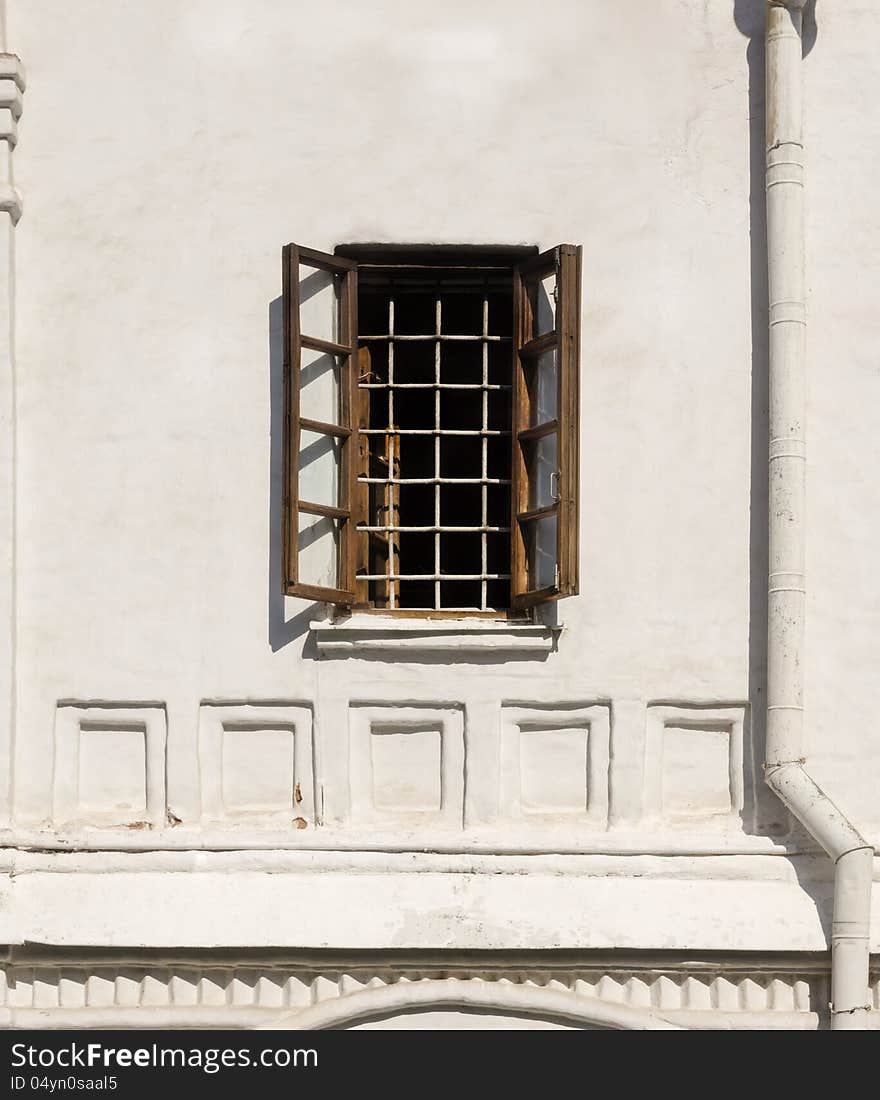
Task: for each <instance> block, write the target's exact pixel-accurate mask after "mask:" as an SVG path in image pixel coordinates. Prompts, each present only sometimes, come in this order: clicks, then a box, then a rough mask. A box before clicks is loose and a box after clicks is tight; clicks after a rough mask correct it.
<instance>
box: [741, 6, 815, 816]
mask: <svg viewBox="0 0 880 1100" xmlns="http://www.w3.org/2000/svg"><path fill="white" fill-rule="evenodd" d="M766 8H767V0H734V9H733V18H734V22H735V23H736V27H737V29H738V30H739V32H740V33H741V34H743V35H744V36H745V37H746V38H747V39H748V45H747V47H746V63H747V65H748V70H749V87H748V109H749V236H750V279H751V344H752V363H751V368H752V369H751V380H752V385H751V423H752V433H751V450H750V461H751V470H750V485H749V701H750V704H751V705H750V712H751V721H750V742H751V744H750V745H749V746H746V747H745V748H746V751H747V752H750V754H751V764H752V768H753V774H754V776H755V782H754V784H752V792H751V793H750V794H749V793H747V796H746V797H747V800H751V801H752V805H751V806H750V805H748V801H747V804H746V806H745V807H744V820H745V822H746V823H749V822H751V823H753V824H752V828H753V829H754V831H755V832H757V833H760V834H769V835H770V836H775V837H779V836H780V835H785V834H788V833H789V832H790V830H791V827H792V822H791V820H790V818H789V816H788V814H787V813H786V811H785V810H784V809H783V807H782V804H781V803H780V802H779V800H778V799H777V798H775V797H774V796H773V795H772V794H771V793H770V792H769V791H768V790H767V788H766V787H765V786H764V784H763V783H762V781H761V780H762V776H763V768H762V765H763V761H764V746H765V735H766V712H765V708H766V698H767V694H766V692H767V570H768V567H769V554H768V530H767V509H768V490H767V455H768V451H769V432H770V425H769V414H768V407H769V388H768V385H769V369H770V363H769V355H770V351H769V339H768V289H767V209H766V204H765V192H764V164H765V138H764V22H765V12H766ZM815 8H816V4H815V0H808V3H807V5H806V7H805V9H804V16H803V27H804V31H803V43H804V56H806V55H807V54H808V53H809V52H810V50H811V49H812V48H813V45H814V44H815V41H816V35H817V27H816V14H815ZM747 786H748V785H747Z"/></svg>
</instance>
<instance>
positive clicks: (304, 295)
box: [299, 264, 339, 343]
mask: <svg viewBox="0 0 880 1100" xmlns="http://www.w3.org/2000/svg"><path fill="white" fill-rule="evenodd" d="M337 280H338V276H336V275H334V274H333V272H331V271H323V270H322V269H321V268H319V267H309V266H308V264H300V265H299V326H300V334H301V335H302V336H314V337H316V338H317V339H318V340H330V341H332V342H333V343H338V342H339V301H338V286H337Z"/></svg>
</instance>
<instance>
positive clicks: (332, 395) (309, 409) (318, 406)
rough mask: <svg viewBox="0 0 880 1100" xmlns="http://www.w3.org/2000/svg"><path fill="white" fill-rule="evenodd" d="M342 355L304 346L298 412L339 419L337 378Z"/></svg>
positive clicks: (333, 420)
mask: <svg viewBox="0 0 880 1100" xmlns="http://www.w3.org/2000/svg"><path fill="white" fill-rule="evenodd" d="M341 367H342V359H341V357H340V356H338V355H328V354H327V353H326V352H323V351H313V350H311V349H309V348H303V349H302V354H301V359H300V372H299V413H300V416H304V417H305V418H306V419H307V420H322V421H323V422H324V423H325V424H338V423H339V379H340V376H341V375H340V372H341Z"/></svg>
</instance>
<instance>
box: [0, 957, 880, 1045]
mask: <svg viewBox="0 0 880 1100" xmlns="http://www.w3.org/2000/svg"><path fill="white" fill-rule="evenodd" d="M878 977H880V976H878V975H877V974H875V975H874V976H873V981H872V996H873V999H874V1004H875V1005H876V1004H877V1003H878V997H880V981H878ZM827 1000H828V981H827V975H826V974H825V973H824V972H823V971H822V969H821V968H820V967H819V966H818V965H817V964H815V963H813V962H812V961H811V960H809V959H806V958H804V957H801V958H797V957H791V958H786V957H783V956H775V957H774V956H771V955H767V956H766V957H762V958H757V957H750V958H749V959H743V960H740V961H738V962H735V963H734V962H731V961H723V960H721V959H712V958H709V957H707V958H705V959H697V958H691V959H689V960H688V961H686V962H685V961H683V960H682V961H678V962H676V961H672V960H667V962H665V963H663V962H661V961H660V960H659V959H656V960H650V959H644V960H638V959H636V958H635V957H633V958H631V959H628V960H621V964H620V965H610V966H609V965H607V964H604V965H601V964H600V965H590V963H589V962H587V963H586V964H585V965H583V966H574V967H572V966H560V967H554V966H552V965H551V966H550V967H549V968H546V967H541V968H538V967H535V966H529V967H525V968H520V967H517V966H508V965H500V966H498V965H496V966H493V965H492V963H491V961H490V960H488V959H487V960H484V964H483V965H480V964H478V965H476V966H468V965H454V964H453V965H452V966H451V968H450V964H446V965H445V966H444V965H441V964H438V963H437V962H436V961H431V962H429V961H427V960H426V962H425V965H423V966H418V965H412V964H406V963H401V964H400V965H397V966H395V965H394V963H393V960H392V958H391V957H389V958H388V959H387V960H386V961H385V962H380V963H378V964H376V963H373V964H372V965H369V964H366V963H365V962H364V960H363V959H358V958H357V957H354V956H353V957H352V958H351V959H350V960H349V961H348V962H347V963H344V964H341V963H340V962H339V960H337V962H336V963H332V962H331V963H330V964H329V965H325V966H323V967H321V966H320V965H318V964H317V961H316V960H314V959H313V960H312V961H311V965H309V964H307V963H306V964H304V963H303V962H302V961H300V962H293V961H292V962H290V963H287V964H285V963H284V962H283V961H282V960H277V961H275V962H272V963H267V962H261V961H256V960H254V961H251V962H248V960H247V957H246V956H242V958H241V959H239V960H235V959H231V958H227V959H225V960H223V961H221V960H219V959H214V960H211V959H205V960H204V962H201V963H200V962H199V961H196V960H194V959H189V958H181V959H179V960H178V961H177V962H175V961H173V960H166V961H161V962H158V963H157V962H154V961H147V962H139V961H138V960H137V955H136V952H132V953H129V957H127V958H125V959H120V961H119V962H118V963H110V962H109V961H106V960H105V961H100V960H94V961H90V960H88V959H86V958H83V957H80V958H77V957H76V956H75V955H74V954H73V953H70V954H69V955H68V956H67V957H66V958H61V957H57V958H52V959H47V960H46V961H39V960H36V959H31V960H27V961H22V962H11V963H9V964H8V965H7V968H6V970H5V973H4V972H2V971H0V1024H2V1025H3V1026H7V1027H14V1028H20V1027H25V1028H27V1027H74V1028H76V1027H83V1028H89V1027H106V1026H112V1027H123V1028H124V1027H206V1026H215V1027H216V1026H227V1027H239V1028H248V1027H258V1028H269V1029H294V1030H318V1029H326V1028H348V1027H354V1026H358V1025H360V1024H363V1023H366V1022H368V1021H370V1020H376V1019H380V1018H387V1017H388V1016H392V1015H397V1014H401V1013H418V1012H428V1011H436V1010H438V1009H439V1010H443V1009H451V1010H460V1011H482V1012H487V1011H488V1012H493V1013H495V1014H498V1015H509V1016H520V1017H523V1016H524V1017H532V1018H541V1019H552V1020H554V1021H556V1022H558V1023H562V1024H565V1025H567V1026H574V1027H587V1028H590V1027H605V1028H637V1029H658V1028H659V1029H670V1028H699V1029H707V1028H708V1029H713V1028H723V1029H729V1028H734V1029H737V1028H743V1029H749V1028H758V1027H762V1028H763V1027H768V1028H801V1029H811V1028H816V1027H824V1026H827V1011H826V1009H827Z"/></svg>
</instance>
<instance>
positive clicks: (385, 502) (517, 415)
mask: <svg viewBox="0 0 880 1100" xmlns="http://www.w3.org/2000/svg"><path fill="white" fill-rule="evenodd" d="M337 253H338V254H336V255H332V256H331V255H329V254H327V253H321V252H316V251H314V250H312V249H308V248H303V247H300V246H299V245H293V244H291V245H288V246H287V247H286V248H285V249H284V258H283V278H284V317H285V338H284V344H285V372H284V377H285V410H286V418H285V493H284V499H285V509H286V514H285V517H284V533H285V547H284V562H285V590H286V591H287V592H288V593H289V594H290V595H296V596H301V597H304V598H306V599H313V600H321V601H327V602H331V603H336V604H342V605H346V606H349V607H352V608H373V609H376V610H384V611H389V612H400V611H408V612H417V613H418V612H424V613H450V612H451V613H456V614H463V613H466V614H482V615H498V614H503V613H504V612H506V611H508V610H510V609H520V608H525V607H529V606H532V605H534V604H537V603H540V602H542V601H544V600H551V599H556V598H559V597H561V596H567V595H572V594H574V593H575V592H576V591H577V527H578V524H577V496H578V492H577V471H578V336H579V329H580V316H579V314H580V302H579V295H580V262H581V257H580V248H577V247H574V246H572V245H559V246H557V247H556V248H554V249H551V250H550V251H548V252H544V253H541V254H538V253H537V250H536V249H523V248H504V249H500V248H495V249H473V248H469V249H450V248H446V247H435V248H430V249H418V248H405V247H402V246H401V247H399V248H396V249H395V248H388V247H386V248H382V249H380V248H373V247H372V246H351V247H350V248H340V249H338V250H337Z"/></svg>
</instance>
